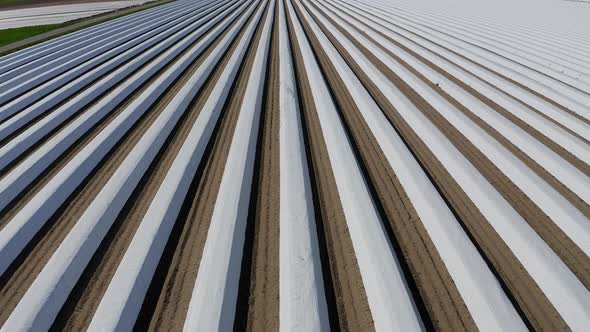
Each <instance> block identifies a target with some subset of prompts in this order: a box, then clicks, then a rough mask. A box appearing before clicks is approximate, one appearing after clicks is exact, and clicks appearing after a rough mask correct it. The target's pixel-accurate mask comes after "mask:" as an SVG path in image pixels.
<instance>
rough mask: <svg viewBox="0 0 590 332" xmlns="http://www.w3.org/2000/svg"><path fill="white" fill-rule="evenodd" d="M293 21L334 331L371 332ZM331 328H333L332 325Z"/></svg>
mask: <svg viewBox="0 0 590 332" xmlns="http://www.w3.org/2000/svg"><path fill="white" fill-rule="evenodd" d="M294 19H297V18H296V17H291V16H290V15H289V14H287V24H288V28H289V36H290V40H291V50H292V53H293V57H294V63H295V75H296V78H297V79H296V81H297V83H298V90H299V92H300V97H301V105H302V109H303V120H304V121H303V126H304V132H306V133H307V135H308V137H307V138H306V141H308V142H309V145H308V147H309V150H310V151H311V160H310V161H309V162H310V163H311V165H310V166H311V167H310V169H311V170H313V174H314V177H313V180H315V181H312V188H313V190H314V191H315V192H316V193H317V197H318V204H316V205H315V206H316V209H319V210H320V211H321V214H320V215H319V218H317V220H316V222H317V223H319V224H321V225H322V227H321V228H323V230H324V234H318V236H319V237H320V238H324V240H325V244H326V247H327V248H326V249H327V251H328V257H329V266H330V272H331V273H330V274H329V275H330V276H331V279H332V282H333V286H332V287H333V290H334V294H335V298H336V306H337V312H338V313H337V316H338V322H337V323H338V328H339V329H340V330H345V331H373V330H374V329H375V327H374V325H373V318H372V316H371V310H370V308H369V304H368V301H367V296H366V293H365V289H364V286H363V282H362V277H361V275H360V271H359V269H358V264H357V262H356V255H355V253H354V248H353V246H352V241H351V238H350V234H349V230H348V227H347V226H346V220H345V217H344V212H343V210H342V205H341V203H340V198H339V195H338V189H337V187H336V182H335V179H334V175H333V173H332V169H331V166H330V160H329V159H328V151H327V147H326V143H325V142H324V138H323V134H322V129H321V127H320V123H319V119H318V117H317V110H316V108H315V104H314V102H313V95H312V93H311V87H310V84H309V80H308V78H307V74H306V72H305V69H304V67H303V57H302V55H301V51H300V50H299V44H298V41H297V37H296V35H295V33H294V31H293V21H292V20H294ZM308 61H309V60H308ZM325 276H327V275H325ZM332 327H333V328H337V327H336V325H332Z"/></svg>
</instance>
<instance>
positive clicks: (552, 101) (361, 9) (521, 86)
mask: <svg viewBox="0 0 590 332" xmlns="http://www.w3.org/2000/svg"><path fill="white" fill-rule="evenodd" d="M350 6H353V7H355V8H356V9H357V11H359V12H366V13H369V14H370V12H368V11H367V10H365V9H363V8H360V7H358V6H355V5H350ZM389 23H390V24H393V25H395V26H396V27H398V28H399V29H402V30H405V31H406V32H407V33H409V34H412V35H415V36H418V37H420V38H423V39H425V40H428V41H429V42H431V43H433V44H435V45H437V46H439V47H441V48H443V49H445V50H447V51H449V52H451V53H453V54H455V55H456V56H458V57H460V58H462V59H463V60H465V61H468V62H470V63H472V64H474V65H476V66H479V67H481V68H483V69H485V70H486V71H488V72H490V73H492V74H493V75H496V76H498V77H500V78H502V79H504V80H506V81H508V82H510V83H512V84H514V85H516V86H517V87H519V88H521V89H523V90H525V91H527V92H529V93H531V94H533V95H535V96H536V97H538V98H541V99H542V100H544V101H546V102H548V103H549V104H551V105H553V106H555V107H557V108H559V109H560V110H562V111H564V112H565V113H567V114H569V115H571V116H573V117H575V118H576V119H578V120H579V121H582V122H585V123H587V124H590V120H588V119H586V118H584V117H582V116H580V115H579V114H577V113H576V112H574V111H572V110H570V109H568V108H567V107H565V106H563V105H561V104H559V103H558V102H557V101H555V100H553V99H550V98H548V97H546V96H544V95H542V94H541V93H539V92H537V91H535V90H533V89H531V88H529V87H527V86H525V85H523V84H521V83H518V82H516V81H514V80H513V79H511V78H509V77H506V76H504V75H502V74H500V73H498V72H496V71H494V70H492V69H490V68H487V67H486V66H484V65H482V64H481V63H478V62H476V61H474V60H471V59H469V58H467V57H465V56H463V55H461V54H459V53H457V52H456V51H454V50H452V49H450V48H448V47H446V46H443V45H440V44H439V43H437V42H435V41H433V40H430V39H429V38H427V37H424V36H422V35H419V34H417V33H415V32H412V31H410V30H408V29H406V28H404V27H403V26H400V25H399V24H396V23H392V22H389ZM393 33H395V32H393ZM448 61H449V62H452V61H450V60H448ZM474 75H475V74H474ZM475 76H477V75H475ZM477 77H479V76H477ZM480 79H481V78H480ZM481 80H482V81H485V80H484V79H481ZM485 82H487V81H485ZM488 84H490V85H492V86H494V87H496V88H498V87H497V86H495V85H493V84H491V83H488ZM498 90H500V91H502V90H501V89H499V88H498ZM507 95H508V94H507ZM510 96H511V97H512V98H513V99H514V100H516V101H518V102H519V103H521V104H522V105H524V106H526V107H527V108H529V109H531V110H532V111H534V112H535V113H537V114H538V115H540V116H542V117H544V118H545V119H547V120H548V121H551V122H553V123H554V124H555V125H557V126H559V127H561V128H563V129H564V130H566V131H568V132H569V133H571V134H572V135H574V136H576V137H578V138H579V139H580V140H583V141H584V142H586V143H588V144H590V142H589V141H588V140H586V139H585V138H583V137H581V136H580V135H578V134H576V133H575V132H573V131H571V130H570V129H568V128H567V127H564V126H563V125H561V124H560V123H558V122H557V121H555V120H553V119H551V118H550V117H548V116H547V115H545V114H543V113H542V112H540V111H538V110H537V109H535V108H534V107H532V106H530V105H528V104H527V103H526V102H524V101H522V100H520V99H518V98H517V97H515V96H512V95H510Z"/></svg>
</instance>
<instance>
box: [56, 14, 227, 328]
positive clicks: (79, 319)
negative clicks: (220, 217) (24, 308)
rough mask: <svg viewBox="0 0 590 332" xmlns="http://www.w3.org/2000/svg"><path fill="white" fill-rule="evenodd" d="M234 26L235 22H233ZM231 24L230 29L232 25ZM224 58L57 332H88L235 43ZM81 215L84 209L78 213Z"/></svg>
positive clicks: (161, 104) (191, 70)
mask: <svg viewBox="0 0 590 332" xmlns="http://www.w3.org/2000/svg"><path fill="white" fill-rule="evenodd" d="M234 24H235V22H234ZM234 24H232V26H233V25H234ZM227 31H228V30H227V29H226V30H225V32H224V33H223V34H222V35H221V36H220V37H219V38H217V39H216V41H215V42H214V43H213V44H212V45H210V46H209V48H208V49H207V51H205V52H204V53H203V54H202V55H201V56H200V57H199V58H198V59H197V60H196V61H195V63H194V64H192V65H191V67H190V68H188V69H187V71H186V72H184V73H183V77H182V78H181V79H180V80H179V81H178V82H177V83H176V84H175V85H174V87H172V88H171V90H170V91H169V93H168V94H167V95H166V96H164V97H163V98H162V99H161V101H160V102H159V103H158V105H156V106H155V110H154V112H156V113H159V112H160V111H161V110H162V109H164V107H165V106H166V105H167V104H168V103H169V102H170V100H171V99H172V98H173V97H174V96H175V95H176V93H177V91H178V90H180V89H181V88H182V86H183V85H184V84H185V83H186V81H187V79H188V78H189V77H190V76H191V75H192V73H194V71H196V70H197V69H198V68H199V66H200V65H201V63H202V62H203V60H204V59H206V58H207V56H208V55H209V54H210V53H211V51H212V50H213V49H214V48H215V47H217V45H218V44H219V42H220V41H221V39H222V38H223V36H224V35H226V34H227ZM232 46H233V48H232V49H230V50H229V51H228V52H227V53H226V55H225V58H224V59H222V61H221V62H220V63H219V64H218V67H217V68H216V70H215V71H214V73H213V74H212V76H211V77H210V78H209V81H208V83H207V85H206V86H205V87H204V88H203V90H202V91H201V93H200V94H199V96H200V97H199V100H198V101H197V102H196V103H194V104H193V105H192V106H191V107H190V108H189V109H188V110H187V111H186V112H185V114H183V116H182V118H181V119H180V120H179V123H178V124H177V126H176V127H175V128H174V130H173V131H172V134H171V135H170V137H169V138H168V139H167V142H166V143H165V144H164V146H163V147H162V148H161V150H160V152H159V154H158V156H157V157H156V159H155V161H154V162H153V163H152V165H151V167H150V169H149V170H148V171H147V172H146V174H145V175H144V177H143V178H142V180H141V182H140V183H139V185H138V187H137V188H136V190H135V191H134V193H133V194H132V195H131V198H130V199H129V201H128V202H127V203H126V206H125V207H124V208H123V211H122V212H121V214H120V215H119V217H118V218H117V220H116V221H115V223H114V225H113V227H112V229H111V230H110V231H109V234H108V235H107V237H105V239H104V240H103V243H102V244H101V246H100V247H99V249H98V250H97V252H96V253H95V255H94V257H93V259H92V261H91V262H90V263H89V264H88V267H87V268H86V269H85V271H84V274H83V275H82V276H81V278H80V280H79V281H78V283H77V285H76V288H74V289H73V290H72V293H71V294H70V297H69V298H68V301H67V302H66V303H65V305H64V307H63V308H62V310H61V312H60V315H59V316H58V317H57V318H56V322H55V324H54V326H53V328H54V329H56V330H62V329H64V328H65V329H67V330H77V331H80V330H85V329H87V328H88V325H89V324H90V321H91V319H92V317H93V315H94V312H95V311H96V309H97V307H98V305H99V303H100V301H101V299H102V297H103V295H104V292H105V291H106V289H107V287H108V286H109V284H110V281H111V279H112V277H113V275H114V273H115V272H116V269H117V267H118V266H119V264H120V261H121V260H122V259H123V256H124V254H125V252H126V251H127V248H128V246H129V244H130V243H131V240H132V238H133V236H134V234H135V231H136V229H137V227H139V225H140V223H141V221H142V218H143V216H144V214H145V212H146V211H147V209H148V207H149V205H150V204H151V202H152V199H153V197H154V195H155V194H156V192H157V190H158V188H159V187H160V184H161V182H162V181H163V180H164V177H165V176H166V173H167V171H168V169H169V167H170V165H171V164H172V162H173V161H174V158H175V156H176V154H177V153H178V151H179V150H180V148H181V147H182V144H183V143H184V139H185V138H186V136H187V135H188V133H189V131H190V129H191V126H192V124H193V123H194V121H195V120H196V119H197V117H198V115H199V113H200V111H201V109H202V106H203V104H204V103H205V101H206V100H207V97H208V96H209V94H210V93H211V91H212V89H213V87H214V83H215V81H216V79H217V78H218V77H219V75H220V74H221V72H222V70H223V68H224V67H225V65H226V64H227V61H228V60H229V57H230V56H231V53H232V52H233V49H235V43H234V44H233V45H232ZM79 210H80V211H84V210H85V207H82V208H80V209H79Z"/></svg>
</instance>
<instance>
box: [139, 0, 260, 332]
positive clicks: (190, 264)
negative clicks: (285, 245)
mask: <svg viewBox="0 0 590 332" xmlns="http://www.w3.org/2000/svg"><path fill="white" fill-rule="evenodd" d="M260 6H264V4H260ZM267 14H268V13H267ZM267 14H265V15H267ZM265 15H263V17H262V18H261V22H263V20H264V17H265ZM251 19H252V18H251ZM249 22H250V21H248V22H247V23H246V24H249ZM261 32H262V24H259V26H258V27H257V30H256V32H255V35H254V37H253V40H252V41H251V43H250V46H249V49H248V51H247V53H246V58H245V60H244V62H243V63H242V64H241V66H242V67H241V68H240V73H239V76H238V79H237V80H236V81H235V82H234V85H233V89H232V91H233V92H232V95H231V96H230V97H229V98H228V101H227V102H226V107H225V110H224V113H223V115H222V117H221V119H220V120H219V122H218V127H217V128H216V130H215V134H214V136H213V137H212V139H211V141H210V142H209V147H208V148H207V150H208V152H207V153H206V154H205V156H204V157H205V158H204V159H203V162H202V163H201V165H200V167H199V170H198V171H197V174H196V176H195V179H194V180H193V185H192V186H191V189H190V191H189V193H188V195H187V198H186V200H185V202H184V206H183V208H182V211H181V214H180V216H179V218H178V221H177V223H176V225H175V228H174V229H173V231H172V235H171V238H170V239H169V241H168V244H167V247H166V251H165V253H164V255H163V257H162V259H161V260H160V266H159V267H158V271H156V276H155V277H154V279H153V280H152V284H151V285H150V289H149V290H148V294H147V296H146V300H145V302H144V304H143V307H142V312H141V313H140V318H139V320H138V322H137V323H136V326H135V329H136V330H140V331H145V330H148V329H149V330H162V329H164V330H167V331H181V330H182V328H183V325H184V321H185V317H186V313H187V310H188V306H189V303H190V300H191V296H192V290H193V286H194V283H195V280H196V277H197V273H198V268H199V263H200V259H201V256H202V252H203V247H204V245H205V241H206V239H207V231H208V228H209V224H210V221H211V216H212V213H213V208H214V206H215V201H216V199H217V193H218V190H219V185H220V183H221V178H222V176H223V170H224V167H225V163H226V161H227V155H228V153H229V148H230V145H231V140H232V138H233V133H234V129H235V125H236V122H237V119H238V115H239V111H240V107H241V101H242V99H243V96H244V93H245V90H246V86H247V83H248V78H249V76H250V71H251V68H252V64H253V61H254V55H255V52H256V48H257V46H258V44H259V40H260V36H261Z"/></svg>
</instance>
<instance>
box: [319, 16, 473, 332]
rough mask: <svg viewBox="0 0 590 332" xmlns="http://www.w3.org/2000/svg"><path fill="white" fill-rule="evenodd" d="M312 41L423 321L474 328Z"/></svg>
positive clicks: (386, 165)
mask: <svg viewBox="0 0 590 332" xmlns="http://www.w3.org/2000/svg"><path fill="white" fill-rule="evenodd" d="M308 13H309V14H310V15H311V16H312V17H313V18H314V20H315V22H316V23H317V24H318V25H319V26H320V28H321V29H322V30H323V32H324V33H325V34H326V36H327V37H328V38H329V39H330V40H331V42H332V44H333V45H334V46H335V47H336V48H337V49H338V50H339V51H340V52H342V51H343V50H344V48H343V46H342V45H341V44H339V43H338V42H337V41H336V39H335V38H334V37H333V36H332V35H331V34H330V33H329V31H328V30H327V29H326V28H325V26H324V24H322V23H321V22H322V20H321V19H318V17H317V16H316V15H314V14H313V13H311V12H310V11H308ZM323 19H327V20H329V21H331V23H332V24H334V23H335V22H333V20H332V19H331V18H330V16H329V15H326V16H324V17H323ZM310 35H311V31H310ZM312 39H315V38H312ZM313 44H314V46H315V47H314V48H315V50H316V53H319V54H322V56H320V63H321V64H322V66H323V67H324V70H325V74H326V76H327V78H328V80H329V82H330V86H331V87H332V88H333V89H334V90H335V93H334V95H335V96H336V99H337V101H338V104H339V106H340V109H341V110H342V113H343V114H342V115H343V118H344V121H345V122H346V123H347V124H348V128H349V130H350V132H351V133H352V137H353V140H354V142H355V143H356V144H355V145H356V146H358V151H359V152H360V155H361V157H362V160H363V161H364V164H365V165H366V168H367V170H368V173H369V178H370V179H371V180H372V181H369V183H370V185H371V186H372V187H374V189H375V191H376V193H377V196H378V200H377V203H378V204H380V205H381V206H382V208H383V209H384V211H385V214H386V216H387V218H386V219H387V220H388V222H389V226H390V228H391V229H392V233H393V234H391V238H392V243H394V245H397V246H399V247H400V249H401V252H402V253H403V256H402V257H399V259H400V262H401V263H404V262H402V261H405V263H406V264H405V265H407V266H408V267H409V270H410V273H408V274H409V275H407V276H406V279H407V280H408V283H410V284H411V283H412V281H414V282H415V284H416V286H417V292H416V293H418V294H417V295H418V298H417V301H416V302H423V303H424V306H425V307H426V312H427V313H426V315H427V317H423V320H424V321H426V320H427V319H428V318H429V317H430V319H431V320H432V325H433V326H432V327H431V328H435V329H437V330H453V331H456V330H470V331H475V330H477V328H476V326H475V322H474V321H473V319H472V318H471V315H470V313H469V311H468V310H467V307H466V305H465V303H464V302H463V299H462V298H461V295H460V294H459V291H458V290H457V288H456V286H455V284H454V282H453V279H452V278H451V276H450V274H449V273H448V271H447V269H446V267H445V265H444V263H443V261H442V259H441V257H440V256H439V254H438V251H437V250H436V247H435V246H434V243H433V242H432V240H431V239H430V237H429V235H428V233H427V231H426V229H425V228H424V225H423V224H422V222H421V221H420V218H419V217H418V215H417V213H416V211H415V209H414V207H413V205H412V203H411V201H410V199H409V198H408V196H407V195H406V194H405V191H404V188H403V187H402V185H401V183H400V182H399V180H398V178H397V177H396V175H395V172H394V171H393V170H392V169H391V167H390V165H389V163H388V161H387V159H386V157H385V155H384V154H383V152H382V151H381V148H380V147H379V145H378V143H377V141H376V139H375V137H374V136H373V134H372V133H371V130H370V129H369V127H368V125H367V124H366V123H365V121H364V119H363V117H362V115H361V114H360V111H359V110H358V109H357V107H356V105H355V103H354V100H353V99H352V97H351V96H350V94H349V92H348V91H347V90H346V87H345V85H344V82H342V80H341V78H340V77H338V74H337V73H336V71H335V69H334V68H333V65H332V64H331V63H330V61H329V60H328V59H327V56H326V55H325V54H323V53H324V52H323V49H322V47H321V45H320V43H319V41H318V40H314V41H313ZM386 228H388V227H386ZM400 256H401V255H400ZM402 265H404V264H402ZM412 279H413V280H412ZM423 315H424V313H423Z"/></svg>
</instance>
